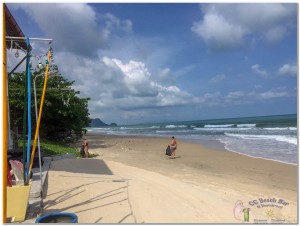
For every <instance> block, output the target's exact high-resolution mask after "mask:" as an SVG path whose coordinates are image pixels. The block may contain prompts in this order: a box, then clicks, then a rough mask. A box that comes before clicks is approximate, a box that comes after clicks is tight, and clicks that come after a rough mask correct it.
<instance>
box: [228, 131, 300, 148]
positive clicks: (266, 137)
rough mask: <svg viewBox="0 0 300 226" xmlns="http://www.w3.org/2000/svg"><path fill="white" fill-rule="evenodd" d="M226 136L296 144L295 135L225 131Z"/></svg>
mask: <svg viewBox="0 0 300 226" xmlns="http://www.w3.org/2000/svg"><path fill="white" fill-rule="evenodd" d="M225 135H226V136H230V137H236V138H241V139H247V140H270V139H273V140H276V141H280V142H286V143H290V144H294V145H297V137H292V136H282V135H249V134H234V133H226V132H225Z"/></svg>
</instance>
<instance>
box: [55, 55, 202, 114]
mask: <svg viewBox="0 0 300 226" xmlns="http://www.w3.org/2000/svg"><path fill="white" fill-rule="evenodd" d="M57 57H58V58H59V62H64V64H65V66H64V67H61V68H62V70H63V71H62V74H63V75H65V76H66V77H68V79H70V80H76V84H74V88H75V89H76V90H80V91H81V95H82V96H84V97H90V98H91V101H90V102H89V108H90V111H91V115H92V117H93V116H94V115H97V114H100V113H101V114H102V113H103V114H104V113H105V112H106V113H107V114H109V111H111V112H114V111H115V110H118V111H119V112H120V113H119V114H121V115H122V114H125V112H127V113H128V111H130V110H133V109H134V110H137V111H141V110H143V109H155V108H158V107H172V106H181V105H188V104H192V103H196V102H197V98H195V97H193V96H192V95H191V94H189V93H188V92H185V91H182V90H181V89H180V88H178V87H177V86H174V85H173V86H163V85H161V84H159V83H157V82H155V81H153V78H152V75H151V73H150V72H149V71H148V69H147V67H146V65H145V64H144V63H143V62H138V61H133V60H131V61H129V62H128V63H124V62H122V61H121V60H119V59H115V58H108V57H103V58H102V59H101V60H99V59H97V60H92V59H89V58H78V57H75V56H73V55H71V54H69V53H64V54H58V56H57ZM127 113H126V114H127ZM127 115H128V114H127Z"/></svg>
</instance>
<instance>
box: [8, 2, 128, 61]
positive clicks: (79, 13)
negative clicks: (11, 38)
mask: <svg viewBox="0 0 300 226" xmlns="http://www.w3.org/2000/svg"><path fill="white" fill-rule="evenodd" d="M9 5H10V6H11V7H12V8H16V9H19V8H20V9H22V10H24V11H25V12H26V13H27V14H28V15H30V17H31V18H32V19H33V20H34V22H35V23H36V24H37V26H38V27H39V28H40V29H41V30H42V31H43V32H44V33H45V35H46V36H47V37H48V38H52V39H54V42H53V46H55V49H58V50H59V51H67V52H72V53H75V54H78V55H83V56H95V55H96V53H97V49H98V48H105V47H106V46H107V44H108V41H109V38H110V37H111V35H112V34H113V33H114V32H118V31H123V32H126V33H131V32H132V22H131V21H130V20H120V19H119V18H117V17H116V16H114V15H112V14H105V15H98V14H97V13H96V11H95V9H94V8H93V7H92V6H91V5H88V4H85V3H74V4H67V3H66V4H62V3H59V4H56V3H50V4H49V3H36V4H26V3H25V4H9ZM99 20H100V21H99Z"/></svg>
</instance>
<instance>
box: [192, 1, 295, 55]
mask: <svg viewBox="0 0 300 226" xmlns="http://www.w3.org/2000/svg"><path fill="white" fill-rule="evenodd" d="M201 6H202V12H203V13H204V17H203V20H201V21H197V22H194V23H193V26H192V28H191V29H192V31H193V32H195V33H196V34H197V35H198V36H199V37H200V38H201V39H203V41H204V42H205V43H206V44H207V45H208V47H209V49H211V50H226V49H232V48H237V47H239V46H240V45H241V44H243V43H244V42H245V40H246V38H247V37H249V36H250V35H259V36H260V37H263V38H264V39H265V40H266V41H267V42H269V43H276V42H278V41H281V40H282V39H283V38H284V37H285V36H286V35H287V34H288V32H289V30H290V29H291V28H293V27H295V26H296V25H295V24H296V19H297V5H296V4H278V3H275V4H271V3H266V4H255V3H254V4H253V3H250V4H245V3H242V4H236V3H234V4H204V5H201ZM253 41H255V40H253V39H251V42H253ZM248 45H250V44H249V43H248Z"/></svg>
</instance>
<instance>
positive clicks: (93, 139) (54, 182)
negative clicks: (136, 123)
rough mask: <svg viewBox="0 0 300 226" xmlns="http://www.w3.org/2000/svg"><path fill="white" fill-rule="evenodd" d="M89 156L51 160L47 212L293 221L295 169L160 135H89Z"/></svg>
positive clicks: (108, 218)
mask: <svg viewBox="0 0 300 226" xmlns="http://www.w3.org/2000/svg"><path fill="white" fill-rule="evenodd" d="M87 139H88V142H89V151H90V153H93V154H97V155H98V156H97V157H96V158H93V159H65V160H58V161H54V162H52V163H51V168H50V170H49V173H48V181H47V184H46V195H45V199H44V204H45V207H44V211H43V214H45V213H53V212H73V213H75V214H77V215H78V218H79V223H242V222H249V223H297V222H298V219H297V213H298V210H297V191H298V187H297V186H298V181H297V180H298V179H297V178H298V176H297V166H296V165H290V164H284V163H280V162H274V161H270V160H264V159H258V158H251V157H248V156H244V155H240V154H237V153H233V152H229V151H222V150H210V149H207V148H205V147H204V146H201V145H199V144H191V143H186V142H183V141H181V140H177V143H178V149H177V151H176V159H170V158H169V157H168V156H166V155H165V149H166V147H167V145H168V144H169V143H170V140H169V139H166V138H151V137H142V138H141V137H127V136H126V137H122V136H107V135H99V134H95V133H89V134H88V135H87Z"/></svg>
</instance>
